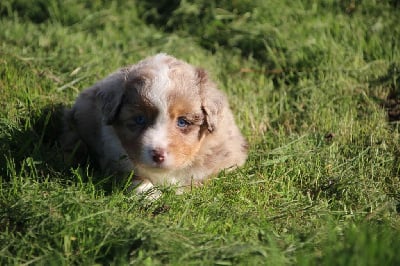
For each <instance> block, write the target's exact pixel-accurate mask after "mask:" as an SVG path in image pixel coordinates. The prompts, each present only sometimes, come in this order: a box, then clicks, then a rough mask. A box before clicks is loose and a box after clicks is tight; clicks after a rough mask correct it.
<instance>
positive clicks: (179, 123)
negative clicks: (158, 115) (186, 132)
mask: <svg viewBox="0 0 400 266" xmlns="http://www.w3.org/2000/svg"><path fill="white" fill-rule="evenodd" d="M189 124H190V123H189V122H188V121H186V120H185V118H184V117H178V121H177V122H176V125H177V126H178V127H181V128H184V127H187V126H188V125H189Z"/></svg>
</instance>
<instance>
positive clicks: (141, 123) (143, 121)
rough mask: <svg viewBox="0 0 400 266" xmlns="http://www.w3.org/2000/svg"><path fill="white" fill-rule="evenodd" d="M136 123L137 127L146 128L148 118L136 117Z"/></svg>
mask: <svg viewBox="0 0 400 266" xmlns="http://www.w3.org/2000/svg"><path fill="white" fill-rule="evenodd" d="M134 121H135V123H136V125H139V126H144V125H145V124H146V122H147V120H146V117H145V116H144V115H138V116H135V117H134Z"/></svg>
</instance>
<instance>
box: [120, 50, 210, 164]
mask: <svg viewBox="0 0 400 266" xmlns="http://www.w3.org/2000/svg"><path fill="white" fill-rule="evenodd" d="M163 60H164V61H162V62H156V63H153V64H151V63H149V64H147V65H146V64H145V65H142V66H140V65H139V66H138V67H137V68H136V69H134V70H132V71H131V72H130V73H129V74H128V77H127V80H126V84H125V88H124V94H123V97H121V105H120V110H119V114H118V116H117V118H116V119H115V122H114V123H113V126H114V128H115V131H116V132H117V135H118V137H119V138H120V141H121V143H122V145H123V147H124V148H125V150H126V151H127V153H128V155H129V157H130V159H131V160H132V161H133V163H134V165H135V166H136V167H138V168H146V169H157V170H156V171H163V170H164V171H169V170H176V169H182V168H185V167H187V166H189V165H190V164H191V162H192V161H193V160H194V158H195V156H196V153H197V152H198V151H199V149H200V147H201V144H202V141H203V139H204V137H205V135H206V133H207V125H206V114H205V112H204V107H203V106H202V97H201V79H202V78H203V77H202V73H201V72H199V70H196V69H195V68H194V67H192V66H190V65H188V64H184V63H182V62H180V61H179V62H170V61H171V60H169V61H168V60H167V59H165V58H164V59H163Z"/></svg>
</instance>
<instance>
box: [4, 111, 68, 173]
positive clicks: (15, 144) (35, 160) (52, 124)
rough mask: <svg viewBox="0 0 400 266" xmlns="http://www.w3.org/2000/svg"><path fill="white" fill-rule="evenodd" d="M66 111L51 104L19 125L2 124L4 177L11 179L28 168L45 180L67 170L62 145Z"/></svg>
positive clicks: (24, 119)
mask: <svg viewBox="0 0 400 266" xmlns="http://www.w3.org/2000/svg"><path fill="white" fill-rule="evenodd" d="M62 110H63V106H62V105H61V104H56V105H48V106H45V107H44V108H43V109H41V110H39V111H35V112H32V114H30V115H29V117H28V118H23V119H21V120H20V121H19V123H18V125H12V124H7V122H4V121H1V124H2V125H1V127H2V128H3V130H2V131H3V132H2V134H1V135H0V148H1V154H0V175H1V176H2V177H3V178H6V179H10V178H11V177H12V176H13V175H16V174H18V173H21V172H23V171H25V170H26V169H24V168H26V167H31V168H35V171H37V175H38V176H43V177H46V176H48V175H50V174H54V173H60V172H62V171H64V170H65V166H64V165H63V162H62V154H61V149H60V145H59V143H58V137H59V136H60V134H61V131H62V121H61V119H62ZM31 170H32V169H31Z"/></svg>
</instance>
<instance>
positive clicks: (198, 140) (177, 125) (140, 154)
mask: <svg viewBox="0 0 400 266" xmlns="http://www.w3.org/2000/svg"><path fill="white" fill-rule="evenodd" d="M78 143H81V144H80V146H79V147H80V148H78V150H77V149H76V148H77V147H78ZM62 144H63V148H64V151H65V153H66V155H67V156H69V155H70V154H72V153H74V152H73V151H77V153H79V152H87V151H89V153H90V154H91V155H93V156H94V157H95V158H96V159H97V160H98V162H99V164H100V166H101V168H102V170H104V171H110V172H120V173H121V172H122V173H125V172H130V171H132V170H133V171H134V173H135V176H136V178H137V180H141V181H142V184H141V185H139V187H138V188H137V191H139V192H141V191H145V190H147V189H149V188H151V187H152V186H153V185H165V184H175V185H179V186H188V185H191V184H200V183H202V182H203V181H204V180H205V179H207V177H209V176H210V175H212V174H216V173H218V172H219V171H221V170H223V169H233V168H235V167H237V166H241V165H243V163H244V162H245V160H246V157H247V144H246V141H245V139H244V138H243V136H242V134H241V133H240V131H239V129H238V127H237V126H236V124H235V121H234V118H233V115H232V112H231V110H230V108H229V105H228V102H227V99H226V97H225V95H224V94H223V93H222V92H221V91H219V90H218V89H217V88H216V86H215V84H214V83H213V82H211V81H210V80H209V78H208V75H207V73H206V72H205V71H204V70H202V69H199V68H196V67H194V66H192V65H189V64H187V63H185V62H183V61H180V60H177V59H175V58H173V57H171V56H168V55H165V54H158V55H155V56H153V57H149V58H147V59H145V60H143V61H140V62H139V63H138V64H136V65H132V66H130V67H126V68H122V69H120V70H118V71H116V72H114V73H113V74H111V75H110V76H108V77H106V78H105V79H103V80H101V81H99V82H98V83H96V84H95V85H94V86H92V87H90V88H88V89H86V90H84V91H83V92H82V93H81V94H80V95H79V97H78V98H77V100H76V102H75V104H74V106H73V107H72V108H71V109H69V110H67V111H66V113H65V130H64V134H63V136H62Z"/></svg>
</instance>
